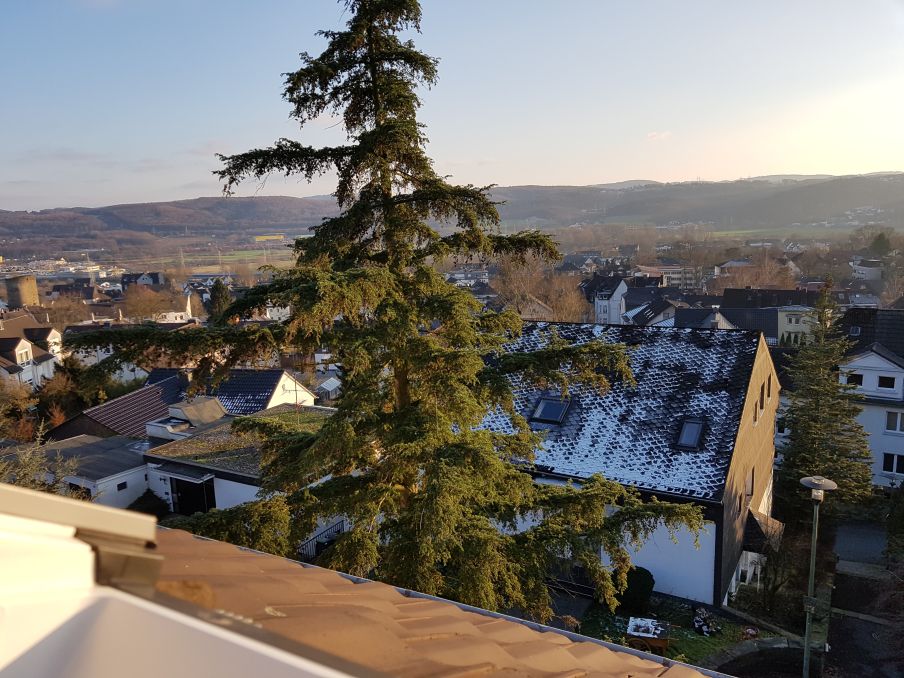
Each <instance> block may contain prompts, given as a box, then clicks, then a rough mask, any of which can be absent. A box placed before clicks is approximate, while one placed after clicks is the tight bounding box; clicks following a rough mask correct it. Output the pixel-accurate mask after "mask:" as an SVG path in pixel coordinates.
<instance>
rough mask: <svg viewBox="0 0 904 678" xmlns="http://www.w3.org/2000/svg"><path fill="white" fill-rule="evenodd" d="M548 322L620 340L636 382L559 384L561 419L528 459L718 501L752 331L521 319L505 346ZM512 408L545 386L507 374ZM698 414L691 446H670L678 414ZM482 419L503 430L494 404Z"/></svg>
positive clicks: (519, 346) (560, 329) (579, 336)
mask: <svg viewBox="0 0 904 678" xmlns="http://www.w3.org/2000/svg"><path fill="white" fill-rule="evenodd" d="M553 329H555V331H556V332H557V333H558V335H559V336H560V337H561V338H562V339H565V340H567V341H570V342H574V343H578V344H581V343H586V342H588V341H591V340H594V339H597V340H602V341H604V342H606V343H611V344H616V343H620V344H625V345H626V346H627V347H628V354H629V357H630V360H631V368H632V370H633V372H634V377H635V379H636V380H637V386H636V387H631V386H627V385H623V384H620V383H614V384H612V388H611V389H610V390H609V392H608V393H606V394H605V395H600V394H599V393H598V392H597V391H596V389H594V388H592V387H590V386H586V385H584V384H573V385H572V387H571V388H570V389H569V393H570V406H569V408H568V412H567V414H566V415H565V419H564V421H563V423H562V425H561V426H558V427H553V428H552V429H550V430H549V431H548V432H547V435H546V439H545V442H544V443H543V444H542V446H541V449H540V450H539V451H538V452H537V454H536V460H535V468H536V469H537V470H538V471H540V472H544V473H552V474H556V475H560V476H565V477H571V478H576V479H582V478H588V477H590V476H591V475H593V474H594V473H602V474H603V475H604V476H605V477H606V478H609V479H610V480H615V481H617V482H620V483H622V484H624V485H635V486H637V487H638V488H640V489H643V490H648V491H650V492H656V493H663V494H670V495H677V496H684V497H689V498H695V499H699V500H709V501H719V500H720V499H721V497H722V491H723V488H724V484H725V477H726V473H727V471H728V467H729V465H730V463H731V458H732V454H733V452H734V441H735V438H736V436H737V432H738V426H739V424H740V419H741V413H742V411H743V408H744V403H745V399H746V394H747V388H748V385H749V382H750V375H751V370H752V369H753V364H754V360H755V359H756V356H757V352H758V350H759V345H760V344H759V334H758V333H756V332H745V331H742V330H692V329H680V328H659V327H633V326H620V325H593V324H583V325H582V324H571V323H534V324H529V325H526V326H525V327H524V330H523V334H522V336H521V338H520V339H517V340H515V341H513V342H512V343H511V344H509V345H508V346H507V349H508V350H511V351H533V350H537V349H540V348H542V347H544V346H545V345H546V344H547V342H548V341H549V338H550V336H551V331H552V330H553ZM511 383H512V388H513V391H514V396H515V407H516V408H517V410H518V411H519V412H520V413H522V414H523V415H524V416H525V417H530V416H531V414H532V413H533V412H534V410H535V409H536V406H537V403H538V402H539V400H540V398H541V397H543V396H544V395H545V394H547V396H548V392H545V391H543V390H542V389H538V388H536V387H535V386H534V385H532V384H530V383H527V382H526V381H523V380H521V379H520V378H518V377H513V378H512V379H511ZM687 418H702V419H703V420H704V422H705V425H704V431H703V435H702V441H701V448H700V449H698V450H682V449H679V448H678V447H677V445H676V442H677V439H678V434H679V432H680V429H681V425H682V423H683V421H684V420H685V419H687ZM482 427H483V428H486V429H490V430H494V431H501V432H511V431H513V430H514V429H513V426H512V423H511V420H510V418H509V416H508V415H507V414H505V413H504V412H502V411H501V410H499V411H495V412H493V413H491V414H489V415H488V416H487V417H486V418H485V419H484V421H483V423H482Z"/></svg>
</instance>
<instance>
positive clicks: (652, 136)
mask: <svg viewBox="0 0 904 678" xmlns="http://www.w3.org/2000/svg"><path fill="white" fill-rule="evenodd" d="M671 136H672V133H671V132H670V131H669V130H663V131H662V132H647V141H667V140H668V139H670V138H671Z"/></svg>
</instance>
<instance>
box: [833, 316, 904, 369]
mask: <svg viewBox="0 0 904 678" xmlns="http://www.w3.org/2000/svg"><path fill="white" fill-rule="evenodd" d="M838 324H839V326H840V328H841V331H842V332H843V333H844V334H845V336H847V337H848V338H849V339H851V340H853V341H855V342H856V343H855V344H854V346H853V347H852V349H851V351H852V352H854V353H856V352H859V351H862V350H863V349H865V348H866V347H868V346H872V345H873V344H881V345H882V346H884V347H885V348H886V349H887V350H889V351H891V352H892V353H894V354H896V355H898V356H901V357H904V310H901V309H892V308H879V309H876V308H850V309H848V310H847V311H846V312H845V314H844V316H842V318H841V320H840V321H839V323H838ZM852 327H857V328H859V329H858V330H857V331H856V334H855V335H854V336H851V328H852Z"/></svg>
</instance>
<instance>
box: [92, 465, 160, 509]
mask: <svg viewBox="0 0 904 678" xmlns="http://www.w3.org/2000/svg"><path fill="white" fill-rule="evenodd" d="M146 477H147V466H146V465H144V464H142V465H141V466H138V467H136V468H134V469H131V470H129V471H125V472H123V473H117V474H116V475H115V476H109V477H107V478H102V479H100V480H98V481H97V482H96V483H95V484H94V485H95V492H96V496H95V499H94V501H96V502H97V503H98V504H103V505H104V506H113V507H115V508H128V506H129V505H130V504H131V503H132V502H133V501H135V500H136V499H138V497H140V496H141V495H143V494H144V493H145V491H146V490H147V489H148V481H147V480H146V479H145V478H146ZM120 483H126V488H125V489H124V490H117V489H116V486H117V485H119V484H120Z"/></svg>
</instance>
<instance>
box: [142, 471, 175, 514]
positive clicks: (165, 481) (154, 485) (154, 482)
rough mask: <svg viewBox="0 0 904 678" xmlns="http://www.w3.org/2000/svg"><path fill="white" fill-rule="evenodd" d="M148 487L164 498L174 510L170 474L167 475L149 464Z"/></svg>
mask: <svg viewBox="0 0 904 678" xmlns="http://www.w3.org/2000/svg"><path fill="white" fill-rule="evenodd" d="M148 487H149V488H150V490H151V492H153V493H154V494H156V495H157V496H158V497H160V498H161V499H163V501H165V502H166V503H167V504H168V505H169V507H170V511H172V510H173V497H172V494H171V493H170V483H169V476H166V475H164V474H162V473H160V472H158V471H156V470H154V469H153V468H152V467H151V466H150V465H148Z"/></svg>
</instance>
